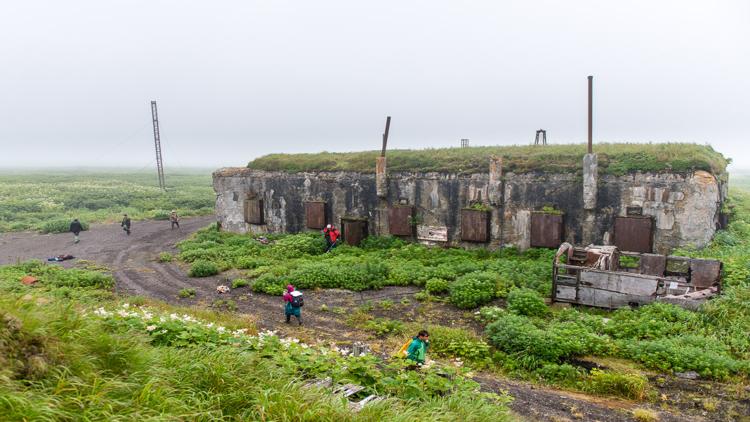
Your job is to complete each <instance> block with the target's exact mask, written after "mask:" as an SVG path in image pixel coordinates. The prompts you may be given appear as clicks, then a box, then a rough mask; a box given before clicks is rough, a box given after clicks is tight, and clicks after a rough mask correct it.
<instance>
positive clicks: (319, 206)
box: [305, 201, 326, 229]
mask: <svg viewBox="0 0 750 422" xmlns="http://www.w3.org/2000/svg"><path fill="white" fill-rule="evenodd" d="M305 224H306V225H307V228H309V229H322V228H324V227H325V226H326V203H325V202H323V201H307V202H305Z"/></svg>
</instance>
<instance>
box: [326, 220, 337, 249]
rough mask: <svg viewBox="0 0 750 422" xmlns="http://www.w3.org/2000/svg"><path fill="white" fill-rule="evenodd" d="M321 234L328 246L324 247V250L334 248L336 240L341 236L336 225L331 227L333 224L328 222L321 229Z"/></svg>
mask: <svg viewBox="0 0 750 422" xmlns="http://www.w3.org/2000/svg"><path fill="white" fill-rule="evenodd" d="M323 235H324V236H325V238H326V244H328V248H326V252H328V251H330V250H331V249H333V248H335V247H336V242H337V241H338V240H339V237H341V233H340V232H339V231H338V229H337V228H336V227H333V224H329V225H327V226H326V228H325V229H323Z"/></svg>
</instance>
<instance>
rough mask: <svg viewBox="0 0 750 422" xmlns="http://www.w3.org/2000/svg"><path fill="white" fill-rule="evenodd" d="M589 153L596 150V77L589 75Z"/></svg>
mask: <svg viewBox="0 0 750 422" xmlns="http://www.w3.org/2000/svg"><path fill="white" fill-rule="evenodd" d="M588 79H589V145H588V152H589V154H591V153H593V152H594V77H593V76H591V75H589V77H588Z"/></svg>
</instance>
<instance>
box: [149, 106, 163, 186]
mask: <svg viewBox="0 0 750 422" xmlns="http://www.w3.org/2000/svg"><path fill="white" fill-rule="evenodd" d="M151 118H152V119H153V121H154V148H155V149H156V171H157V173H158V174H159V187H160V188H161V189H164V190H166V189H167V184H166V182H164V163H163V162H162V158H161V138H160V137H159V113H158V112H157V111H156V101H151Z"/></svg>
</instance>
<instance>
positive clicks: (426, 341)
mask: <svg viewBox="0 0 750 422" xmlns="http://www.w3.org/2000/svg"><path fill="white" fill-rule="evenodd" d="M429 347H430V333H428V332H427V331H426V330H422V331H420V332H419V334H417V336H416V337H414V339H413V340H412V341H411V344H410V345H409V348H408V349H407V350H406V358H407V359H409V360H411V361H413V362H415V363H416V364H417V365H420V366H421V365H424V361H425V357H426V355H427V349H428V348H429Z"/></svg>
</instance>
